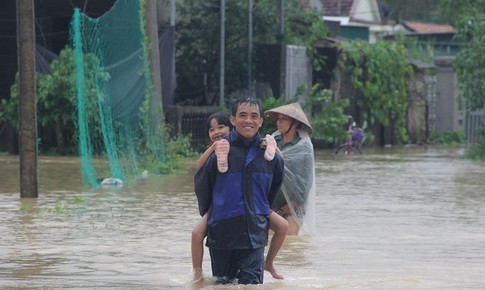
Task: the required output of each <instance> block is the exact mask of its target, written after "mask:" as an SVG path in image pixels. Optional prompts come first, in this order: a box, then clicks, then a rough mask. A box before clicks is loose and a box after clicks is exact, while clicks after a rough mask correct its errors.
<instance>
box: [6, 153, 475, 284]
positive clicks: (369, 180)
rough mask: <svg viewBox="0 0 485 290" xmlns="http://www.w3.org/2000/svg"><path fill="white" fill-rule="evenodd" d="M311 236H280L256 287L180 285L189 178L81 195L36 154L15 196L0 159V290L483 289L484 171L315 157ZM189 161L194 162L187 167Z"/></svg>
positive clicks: (406, 158)
mask: <svg viewBox="0 0 485 290" xmlns="http://www.w3.org/2000/svg"><path fill="white" fill-rule="evenodd" d="M315 154H316V184H317V195H316V210H317V214H316V219H317V229H316V233H315V234H314V235H313V236H300V237H288V238H287V239H286V241H285V244H284V245H283V248H282V250H281V251H280V254H279V256H278V257H277V259H276V261H275V266H276V268H277V270H278V271H279V272H280V273H281V274H283V275H284V276H285V277H286V278H285V279H284V280H282V281H278V280H275V279H273V278H272V277H271V276H270V275H269V274H268V273H267V272H266V274H265V282H264V284H263V285H258V286H245V287H242V286H218V285H214V283H213V280H212V279H211V278H210V273H211V270H210V258H209V254H208V251H207V250H206V253H205V256H204V272H205V276H206V279H205V280H204V281H203V282H201V283H199V284H192V283H191V281H190V277H191V276H190V272H191V258H190V236H191V230H192V228H193V226H194V225H195V224H196V222H197V220H198V219H199V217H198V214H197V206H196V199H195V196H194V193H193V174H194V171H193V170H192V169H191V170H189V171H188V172H187V173H183V174H178V175H172V176H153V175H152V176H149V177H148V178H145V179H139V180H136V181H133V182H131V183H127V184H126V185H125V186H124V187H123V188H109V187H107V188H98V189H86V188H83V186H82V184H81V180H80V174H79V160H78V159H76V158H66V157H40V158H39V187H40V190H39V198H37V199H20V194H19V184H18V183H19V180H18V171H19V170H18V167H19V162H18V157H17V156H0V221H1V223H0V235H1V236H0V289H66V288H69V289H86V288H87V289H97V288H101V289H225V288H228V287H229V288H234V289H483V288H484V287H485V278H484V277H483V274H484V270H485V230H484V229H485V164H484V163H480V162H474V161H470V160H466V159H464V158H463V157H462V150H459V149H436V148H410V149H385V150H375V151H371V150H367V151H366V152H365V154H364V155H362V156H352V158H346V157H337V156H334V155H333V154H332V153H331V152H330V151H324V150H317V151H316V153H315ZM194 163H195V160H194Z"/></svg>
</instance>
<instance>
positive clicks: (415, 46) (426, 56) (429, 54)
mask: <svg viewBox="0 0 485 290" xmlns="http://www.w3.org/2000/svg"><path fill="white" fill-rule="evenodd" d="M396 40H397V41H398V43H399V44H401V45H403V46H404V47H405V48H406V51H407V56H408V57H410V58H411V59H414V60H419V61H422V62H426V63H433V62H434V44H433V42H432V41H428V42H425V43H420V42H419V41H418V39H417V38H415V37H409V36H405V35H404V34H398V35H396Z"/></svg>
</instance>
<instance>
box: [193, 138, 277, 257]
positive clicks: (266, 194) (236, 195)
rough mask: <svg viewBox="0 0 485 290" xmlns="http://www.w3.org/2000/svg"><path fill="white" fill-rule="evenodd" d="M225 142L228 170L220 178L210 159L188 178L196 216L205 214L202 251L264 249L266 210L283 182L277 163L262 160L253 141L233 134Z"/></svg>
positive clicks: (215, 160) (268, 210)
mask: <svg viewBox="0 0 485 290" xmlns="http://www.w3.org/2000/svg"><path fill="white" fill-rule="evenodd" d="M226 139H227V140H228V141H229V143H230V145H231V149H230V151H229V155H228V163H229V170H228V171H227V172H226V173H220V172H219V171H218V170H217V158H216V155H215V154H212V155H211V156H210V157H209V159H208V160H207V162H206V164H205V166H204V167H202V168H201V169H200V170H199V171H198V172H197V174H196V175H195V177H194V184H195V193H196V195H197V201H198V203H199V212H200V214H201V215H204V214H205V213H206V212H208V219H207V225H208V230H207V242H206V245H207V246H208V247H210V248H213V249H217V250H240V249H257V248H260V247H264V246H266V245H267V243H268V229H269V218H268V216H269V214H270V205H271V204H272V202H273V200H274V198H275V196H276V194H277V193H278V191H279V190H280V187H281V184H282V182H283V172H284V163H283V158H281V156H280V155H279V154H275V158H274V159H273V160H272V161H267V160H266V159H264V151H263V150H262V149H261V148H260V145H259V143H260V141H261V139H260V137H259V135H257V136H256V137H255V138H253V139H252V140H246V139H244V138H242V137H240V136H239V134H238V133H237V132H236V131H235V130H233V131H232V132H231V133H230V134H229V135H228V136H226Z"/></svg>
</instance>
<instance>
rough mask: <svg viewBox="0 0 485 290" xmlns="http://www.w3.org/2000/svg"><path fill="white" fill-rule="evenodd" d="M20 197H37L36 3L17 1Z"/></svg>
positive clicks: (28, 0)
mask: <svg viewBox="0 0 485 290" xmlns="http://www.w3.org/2000/svg"><path fill="white" fill-rule="evenodd" d="M17 54H18V70H19V155H20V197H21V198H29V197H34V198H36V197H38V182H37V111H36V104H35V24H34V0H17Z"/></svg>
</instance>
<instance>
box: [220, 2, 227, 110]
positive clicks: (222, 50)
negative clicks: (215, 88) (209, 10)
mask: <svg viewBox="0 0 485 290" xmlns="http://www.w3.org/2000/svg"><path fill="white" fill-rule="evenodd" d="M225 18H226V0H221V49H220V62H221V64H220V73H219V106H221V107H223V106H224V65H225V64H224V54H225V51H224V47H225V42H226V38H225V34H226V32H225Z"/></svg>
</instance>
